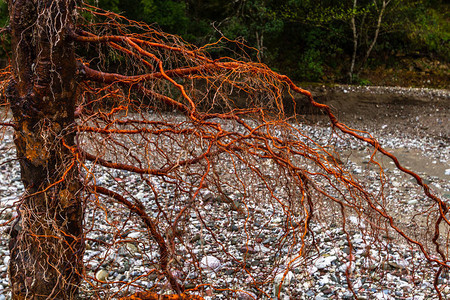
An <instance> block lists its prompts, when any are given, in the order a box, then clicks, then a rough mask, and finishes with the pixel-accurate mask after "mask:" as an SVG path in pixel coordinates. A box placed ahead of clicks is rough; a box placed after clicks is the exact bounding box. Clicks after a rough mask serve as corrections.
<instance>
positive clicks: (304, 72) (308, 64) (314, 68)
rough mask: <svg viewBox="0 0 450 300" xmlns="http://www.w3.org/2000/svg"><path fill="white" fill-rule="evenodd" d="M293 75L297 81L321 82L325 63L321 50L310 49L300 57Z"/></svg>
mask: <svg viewBox="0 0 450 300" xmlns="http://www.w3.org/2000/svg"><path fill="white" fill-rule="evenodd" d="M296 67H297V68H296V69H295V70H294V72H293V73H292V74H293V76H294V77H295V78H296V79H297V80H304V81H320V80H321V79H322V76H323V61H322V56H321V53H320V50H317V49H308V50H307V51H306V52H305V53H303V54H302V55H301V57H300V60H299V61H298V63H297V65H296Z"/></svg>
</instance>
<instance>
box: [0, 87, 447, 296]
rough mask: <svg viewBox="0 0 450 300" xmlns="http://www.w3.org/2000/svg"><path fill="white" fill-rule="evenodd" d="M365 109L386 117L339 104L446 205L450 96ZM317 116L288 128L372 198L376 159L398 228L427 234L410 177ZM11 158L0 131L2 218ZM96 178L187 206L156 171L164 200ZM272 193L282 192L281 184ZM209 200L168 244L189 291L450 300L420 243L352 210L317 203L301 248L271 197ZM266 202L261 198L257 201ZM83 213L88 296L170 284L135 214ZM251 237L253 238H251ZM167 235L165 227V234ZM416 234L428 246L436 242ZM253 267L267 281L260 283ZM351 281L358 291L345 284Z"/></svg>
mask: <svg viewBox="0 0 450 300" xmlns="http://www.w3.org/2000/svg"><path fill="white" fill-rule="evenodd" d="M343 89H345V88H343ZM347 90H349V88H347V89H346V91H347ZM372 90H374V91H375V92H376V91H377V89H372ZM344 93H346V92H344ZM442 93H443V95H441V94H442ZM435 94H436V95H438V96H439V97H444V100H443V101H448V91H446V92H442V91H433V92H432V95H435ZM445 99H447V100H445ZM366 104H367V103H366ZM377 105H378V106H377ZM371 107H372V109H374V110H375V109H378V112H377V114H376V115H377V116H383V115H384V118H381V117H380V118H378V117H377V118H373V116H372V115H370V114H366V115H365V114H363V113H361V111H358V114H355V113H354V112H352V110H344V111H341V112H340V117H341V118H342V119H343V120H344V121H345V122H346V124H349V126H352V127H353V128H360V129H362V130H367V131H369V132H370V133H371V134H372V135H373V136H374V137H376V138H378V140H379V142H380V144H381V145H382V146H383V147H384V148H386V149H388V150H389V151H391V152H392V153H394V154H395V155H397V156H398V158H399V160H400V163H401V164H402V165H405V166H407V167H408V168H410V169H411V170H413V171H414V172H417V173H418V174H419V175H421V176H422V177H423V179H424V180H425V182H426V183H427V184H428V185H429V186H430V188H431V190H432V192H433V193H435V194H436V195H438V196H439V197H440V198H441V199H442V200H443V201H445V202H446V203H450V183H449V179H450V164H449V159H450V144H449V132H448V130H449V129H448V128H449V126H448V115H449V114H448V109H449V105H448V102H447V103H444V104H442V102H440V103H439V104H432V105H430V106H429V107H425V108H424V107H421V106H418V105H417V103H416V104H414V105H409V104H403V106H402V105H398V104H396V105H394V104H392V103H390V104H386V103H372V104H371ZM402 107H403V108H402ZM405 107H406V109H405ZM394 108H395V109H394ZM365 109H367V107H366V108H365ZM361 110H364V108H361ZM313 119H314V118H313ZM313 121H315V122H316V121H318V124H311V123H309V125H307V124H297V125H295V126H297V128H299V129H300V130H301V131H302V132H303V133H304V134H306V135H308V136H309V137H311V138H312V139H314V140H315V141H316V142H317V143H318V144H321V145H327V144H330V143H332V144H333V147H334V151H335V153H338V154H339V155H338V156H339V163H340V164H342V165H343V166H344V167H345V168H346V169H347V170H351V172H352V174H353V176H355V178H359V177H364V178H365V179H366V180H364V184H366V189H367V190H369V191H372V192H374V193H376V192H377V190H378V189H379V188H380V181H379V180H378V179H377V176H379V174H380V172H379V170H380V169H379V167H378V165H376V164H374V163H372V158H374V159H377V161H378V162H379V164H380V166H382V168H383V172H384V176H386V178H388V182H387V183H386V187H385V188H386V189H388V192H387V193H386V195H385V198H384V200H383V201H385V202H386V203H387V204H386V207H387V208H386V209H388V212H389V214H390V215H391V216H393V217H394V218H395V220H396V221H397V222H398V226H401V227H402V228H405V230H410V231H409V232H413V233H411V234H412V236H414V232H415V234H416V235H417V237H418V238H419V237H421V238H423V236H426V235H427V234H428V235H429V234H431V233H430V232H428V231H427V228H428V226H429V224H428V223H427V219H426V218H423V217H420V215H421V212H423V214H422V215H426V211H423V210H425V208H424V207H428V206H427V205H429V201H430V200H429V199H428V198H426V197H425V196H424V194H423V191H422V190H421V189H420V188H418V187H417V185H416V184H415V182H414V180H412V177H410V176H406V175H404V174H403V173H401V172H400V171H399V170H398V169H396V168H395V167H394V166H393V163H392V162H391V161H389V160H388V159H385V158H382V157H381V156H380V155H379V154H375V156H374V157H373V153H374V150H373V149H371V148H369V147H366V146H364V145H362V144H361V143H360V142H357V141H356V140H354V139H351V138H340V135H339V134H336V133H335V132H334V131H333V130H332V129H331V128H330V127H328V126H326V125H325V123H326V122H325V121H324V120H323V119H320V118H318V119H314V120H313ZM439 126H441V128H439ZM330 140H331V142H330ZM14 158H15V150H14V146H13V142H12V135H11V133H10V132H6V133H5V134H4V136H3V138H2V139H1V144H0V182H1V183H2V185H1V186H0V223H1V222H5V221H7V220H9V219H10V218H11V216H13V215H14V214H15V211H14V208H13V206H14V203H15V202H16V201H17V199H18V197H20V195H21V194H22V193H23V185H22V183H21V181H20V174H19V168H18V165H17V163H16V161H15V160H14ZM270 167H271V166H270V164H269V165H268V169H270ZM94 173H95V181H96V184H98V185H102V186H106V187H108V188H110V189H112V190H115V191H117V192H121V191H124V193H126V195H128V196H130V197H135V198H136V199H138V200H139V201H140V202H142V204H144V206H145V207H146V208H147V212H148V213H149V214H150V216H151V217H153V218H155V219H157V218H160V217H161V216H160V214H159V213H158V205H162V206H164V207H165V210H166V211H168V212H169V218H171V216H172V215H171V213H173V214H174V215H176V213H178V212H180V210H181V209H182V207H183V206H182V205H180V204H177V203H175V202H173V201H172V199H174V197H175V196H176V197H177V199H181V200H180V201H186V202H188V201H189V199H188V197H187V196H186V198H183V195H179V193H180V190H179V189H176V188H173V185H171V184H170V182H167V181H165V180H162V179H161V178H150V179H149V180H151V182H152V185H153V186H154V187H155V188H156V190H157V192H158V194H159V195H161V196H160V197H159V199H160V203H156V201H155V197H154V196H152V195H153V194H152V191H150V190H149V187H148V185H146V184H144V183H143V182H142V180H141V177H140V176H138V175H135V174H131V173H129V172H126V171H108V170H106V169H103V168H100V167H97V168H95V170H94ZM371 178H373V180H371ZM125 191H126V192H125ZM262 192H263V189H261V193H262ZM279 193H280V194H282V193H283V191H282V187H280V191H279ZM214 197H215V195H214V194H213V193H210V192H208V191H204V192H203V191H202V192H201V193H200V197H199V198H198V201H199V202H198V204H196V205H199V206H201V207H202V209H203V210H202V211H205V213H204V214H203V215H202V216H201V215H199V213H198V211H196V210H190V212H189V214H188V215H187V216H186V217H185V218H184V219H183V220H182V222H183V226H184V227H185V228H187V230H186V232H189V236H186V237H185V242H184V243H180V244H176V245H174V246H173V249H172V253H173V260H174V262H173V266H174V267H173V268H172V273H173V274H174V276H175V277H176V278H178V280H179V281H180V282H181V283H183V284H184V285H185V287H186V288H188V289H189V288H195V287H198V285H199V284H201V283H206V285H205V286H204V287H202V288H200V289H197V291H194V293H201V294H202V295H203V297H204V298H205V299H241V300H244V299H269V297H271V298H273V299H276V298H277V296H279V297H280V299H286V300H288V299H315V300H321V299H353V298H354V296H356V298H357V299H411V300H412V299H437V298H438V296H437V292H436V291H435V289H434V287H433V282H434V281H435V280H436V282H437V283H438V287H439V289H440V292H441V293H442V297H443V298H444V299H447V298H450V277H449V274H450V273H449V270H444V271H443V272H441V273H440V276H439V277H438V278H435V274H436V272H437V270H438V266H437V265H436V264H433V263H430V262H429V261H427V260H426V259H425V257H424V255H423V253H421V252H420V250H419V249H418V248H417V247H415V246H414V245H411V244H408V243H406V242H405V241H404V240H403V239H401V238H399V237H398V236H397V235H395V234H393V235H392V236H389V235H387V236H372V235H370V234H369V233H370V229H369V227H370V225H371V224H369V223H367V220H365V219H364V218H361V217H360V216H358V215H351V216H348V217H347V219H346V220H347V222H348V223H349V224H348V225H347V227H346V228H345V230H344V228H343V227H342V224H341V223H340V222H339V218H336V219H333V218H329V216H330V215H332V214H333V211H326V210H327V209H329V210H332V209H334V207H333V208H332V207H329V208H327V207H326V206H325V207H321V209H322V210H324V211H323V212H322V214H321V215H320V214H319V215H320V216H319V220H320V221H318V222H315V223H312V224H311V227H310V229H311V232H312V234H310V235H308V236H306V237H305V239H306V240H307V241H306V242H305V243H304V244H308V245H315V246H314V247H310V248H308V249H306V252H305V249H303V248H302V245H303V243H300V242H299V243H294V242H292V240H290V239H293V238H294V237H292V236H289V235H286V234H285V232H284V231H283V230H282V228H283V224H285V222H286V216H285V215H284V214H283V213H282V210H277V209H274V208H275V207H274V205H273V204H270V205H269V203H268V202H267V203H266V202H264V201H262V202H261V203H260V204H257V203H244V202H245V201H244V199H245V196H244V195H242V194H241V193H233V192H231V193H230V196H229V197H230V199H232V201H233V205H232V206H230V204H229V203H228V202H226V201H220V200H217V199H215V198H214ZM264 197H265V196H264V195H261V199H263V198H264ZM239 206H248V207H246V210H245V211H251V213H252V214H253V216H252V217H249V216H248V215H246V214H242V212H241V211H240V210H239V209H237V208H236V207H239ZM206 212H207V213H206ZM320 217H321V218H322V219H320ZM85 218H86V220H85V228H87V239H86V245H87V246H86V252H85V265H86V280H85V282H84V283H83V287H82V293H83V295H85V296H86V297H93V298H95V297H98V298H103V299H106V298H115V297H118V296H120V295H123V294H126V293H128V292H131V291H136V290H149V289H152V288H156V289H157V290H159V291H164V290H165V289H167V286H168V283H167V282H166V279H165V278H164V277H163V276H160V274H158V272H155V271H154V270H155V268H156V267H157V263H158V261H159V252H158V248H157V246H156V245H155V243H154V242H153V241H152V240H151V239H149V238H147V232H146V230H145V228H144V227H143V226H142V227H139V226H136V224H139V221H138V220H136V217H135V216H132V215H131V214H130V213H129V212H127V211H126V210H123V209H121V208H120V205H118V204H117V203H115V202H112V201H110V200H108V199H104V198H95V197H90V198H89V199H88V200H87V212H86V217H85ZM327 218H328V219H327ZM327 220H332V221H327ZM166 229H167V228H166ZM166 229H165V230H166ZM445 230H448V228H446V229H445ZM249 233H250V234H255V236H250V237H249ZM181 234H182V233H181ZM167 235H170V232H168V231H167V230H166V237H167ZM423 239H424V240H425V241H429V240H430V239H431V237H428V238H427V237H425V238H423ZM312 240H314V243H312ZM7 241H8V236H7V234H6V233H5V232H2V233H1V240H0V300H4V299H9V298H8V297H9V282H8V274H7V265H8V262H9V259H10V257H9V251H8V247H7V244H8V243H7ZM349 241H350V242H351V243H349ZM305 253H306V254H305ZM186 257H189V259H187V258H186ZM258 274H264V276H266V277H265V278H257V276H258ZM347 277H348V279H347ZM283 278H284V280H283ZM256 283H257V284H258V288H255V284H256ZM349 283H351V288H352V290H353V291H354V293H355V294H353V293H352V292H351V291H350V289H349V286H348V284H349ZM261 291H264V293H261ZM278 292H280V293H279V295H278Z"/></svg>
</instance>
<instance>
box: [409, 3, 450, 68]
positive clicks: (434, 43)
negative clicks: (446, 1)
mask: <svg viewBox="0 0 450 300" xmlns="http://www.w3.org/2000/svg"><path fill="white" fill-rule="evenodd" d="M446 7H447V9H445V10H443V12H444V13H442V12H439V11H437V10H436V9H433V8H429V9H427V10H426V11H425V12H424V13H423V14H418V15H417V17H416V18H415V20H414V22H411V23H410V24H409V26H410V27H409V28H408V29H409V30H408V38H409V40H410V41H411V45H412V48H413V49H416V51H424V52H431V53H434V54H436V55H437V56H439V57H440V58H441V59H444V60H446V61H449V60H450V22H449V18H450V16H449V6H448V5H447V6H446Z"/></svg>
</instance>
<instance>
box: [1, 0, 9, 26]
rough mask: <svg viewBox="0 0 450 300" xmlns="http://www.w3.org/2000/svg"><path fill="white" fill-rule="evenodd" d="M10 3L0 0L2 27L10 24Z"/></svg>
mask: <svg viewBox="0 0 450 300" xmlns="http://www.w3.org/2000/svg"><path fill="white" fill-rule="evenodd" d="M8 21H9V17H8V4H7V3H6V1H4V0H0V27H4V26H6V25H7V24H8Z"/></svg>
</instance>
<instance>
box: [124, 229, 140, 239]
mask: <svg viewBox="0 0 450 300" xmlns="http://www.w3.org/2000/svg"><path fill="white" fill-rule="evenodd" d="M140 236H141V233H140V232H138V231H133V232H131V233H130V234H128V235H127V237H129V238H131V239H136V238H138V237H140Z"/></svg>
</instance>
